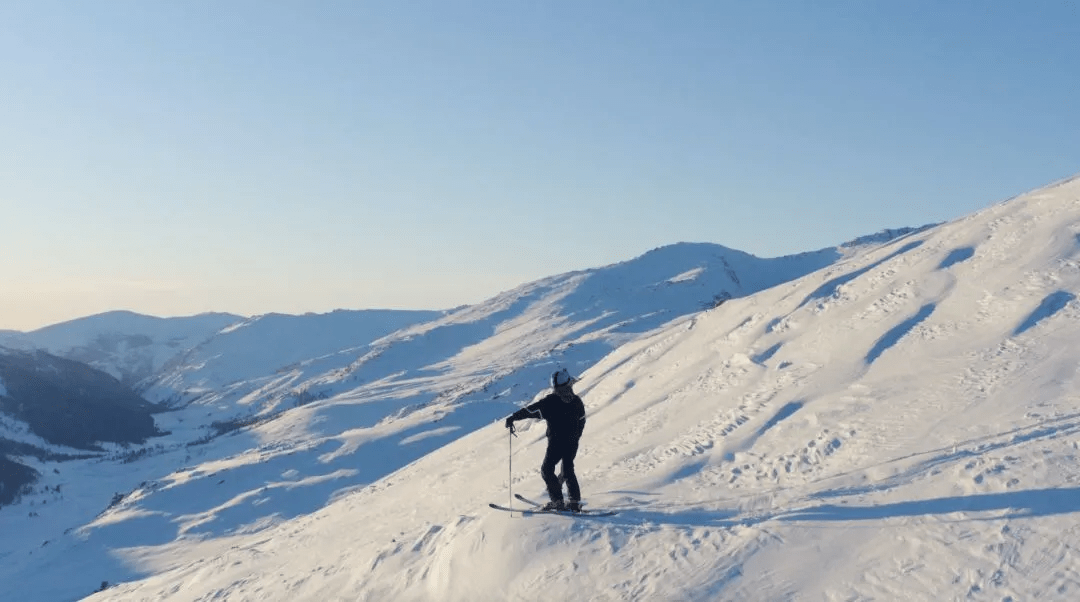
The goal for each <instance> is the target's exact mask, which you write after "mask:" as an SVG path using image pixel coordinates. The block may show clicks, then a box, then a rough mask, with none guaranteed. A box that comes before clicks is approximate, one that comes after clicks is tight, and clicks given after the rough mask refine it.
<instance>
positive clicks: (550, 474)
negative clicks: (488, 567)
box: [506, 368, 585, 512]
mask: <svg viewBox="0 0 1080 602" xmlns="http://www.w3.org/2000/svg"><path fill="white" fill-rule="evenodd" d="M575 382H577V379H576V378H574V377H572V376H570V373H569V372H567V371H566V369H565V368H564V369H562V370H559V371H558V372H556V373H554V374H552V375H551V386H552V387H553V388H554V389H555V392H554V393H551V394H550V395H547V396H545V397H544V398H543V399H541V400H540V401H538V402H536V403H534V404H532V405H529V406H527V407H524V408H522V409H520V410H518V411H516V412H514V413H513V414H511V415H510V416H509V417H508V418H507V419H506V428H508V429H510V432H511V433H513V432H514V422H515V421H517V420H524V419H526V418H535V419H541V420H545V421H547V440H548V443H547V453H546V454H544V463H543V464H541V465H540V474H541V475H543V477H544V484H545V485H547V490H548V497H549V498H551V501H550V502H548V503H547V504H546V505H545V506H544V508H543V509H544V510H569V511H571V512H581V488H580V487H579V485H578V480H577V475H576V474H574V456H576V455H577V450H578V441H580V440H581V433H582V431H584V430H585V404H584V403H583V402H582V401H581V398H580V397H578V396H577V395H575V394H574V389H573V385H574V383H575ZM559 462H562V475H561V477H559V476H555V465H556V464H558V463H559ZM564 480H565V482H566V489H567V492H568V493H569V494H570V502H569V504H566V503H564V502H563V494H562V481H564Z"/></svg>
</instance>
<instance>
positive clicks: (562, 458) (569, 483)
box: [540, 438, 581, 502]
mask: <svg viewBox="0 0 1080 602" xmlns="http://www.w3.org/2000/svg"><path fill="white" fill-rule="evenodd" d="M577 448H578V440H577V439H563V438H559V439H552V438H548V445H547V453H546V454H544V463H543V464H541V465H540V474H542V475H543V476H544V484H545V485H547V490H548V497H550V498H551V501H553V502H561V501H562V499H563V495H562V482H561V481H560V479H559V477H557V476H555V465H556V464H558V463H559V462H562V478H563V479H565V481H566V490H567V493H569V494H570V501H571V502H580V501H581V488H580V487H579V486H578V480H577V475H576V474H574V456H577Z"/></svg>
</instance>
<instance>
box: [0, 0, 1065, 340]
mask: <svg viewBox="0 0 1080 602" xmlns="http://www.w3.org/2000/svg"><path fill="white" fill-rule="evenodd" d="M1078 94H1080V9H1078V8H1076V5H1075V4H1074V3H1069V2H1041V3H1021V2H1015V3H1000V2H949V3H940V2H865V1H852V2H801V1H800V2H721V1H719V0H717V1H700V2H691V1H684V2H657V1H649V2H646V1H635V0H624V1H618V2H616V1H600V0H590V1H589V2H569V1H560V2H540V1H524V0H523V1H505V0H498V1H494V0H493V1H490V2H479V1H477V2H471V1H470V2H463V1H461V2H459V1H453V0H438V1H420V0H405V1H401V2H397V1H393V2H359V1H352V0H348V1H340V2H334V1H327V0H320V1H318V2H297V1H290V2H271V1H266V0H258V1H254V0H252V1H239V0H230V1H224V2H221V1H209V0H203V1H198V0H192V1H185V2H172V3H166V2H136V1H133V0H117V1H110V2H67V1H65V2H52V1H48V0H12V1H9V2H4V3H2V4H0V328H13V329H21V330H28V329H32V328H36V327H40V326H43V325H46V324H50V323H54V322H59V321H62V320H66V319H71V318H75V317H79V316H84V315H89V314H93V313H98V312H102V311H107V310H112V309H130V310H134V311H138V312H142V313H149V314H153V315H162V316H170V315H188V314H193V313H198V312H203V311H229V312H234V313H240V314H246V315H249V314H258V313H265V312H271V311H278V312H287V313H302V312H306V311H318V312H321V311H328V310H331V309H334V308H352V309H360V308H417V309H419V308H423V309H443V308H449V307H453V306H456V305H460V304H465V303H476V302H479V301H482V300H484V299H486V298H488V297H490V296H492V295H494V294H496V293H498V292H500V291H503V290H506V289H509V288H513V287H514V286H517V285H519V284H522V283H524V282H528V281H531V280H534V279H537V278H541V277H545V276H549V275H554V274H557V273H561V272H565V271H570V270H575V269H583V268H588V267H594V266H599V265H604V264H608V263H612V262H616V261H622V260H625V259H630V258H632V257H634V256H637V255H639V254H641V253H643V252H645V251H647V250H649V249H651V248H654V247H657V246H661V245H665V244H669V243H674V242H679V241H693V242H715V243H719V244H723V245H726V246H728V247H732V248H736V249H739V250H743V251H747V252H750V253H753V254H756V255H759V256H766V257H771V256H778V255H785V254H790V253H798V252H802V251H809V250H814V249H818V248H822V247H827V246H832V245H835V244H838V243H840V242H843V241H845V240H848V239H850V238H854V237H856V236H859V235H863V234H869V233H871V232H875V231H878V230H880V229H882V228H887V227H901V226H915V225H922V224H925V223H929V222H937V221H944V220H949V219H953V218H956V217H960V216H963V215H965V214H967V213H971V212H973V211H975V210H977V209H980V208H982V207H985V206H988V205H990V204H992V203H994V202H996V201H1000V200H1003V199H1005V198H1008V197H1010V196H1013V195H1016V194H1019V193H1021V192H1024V191H1027V190H1029V189H1031V188H1035V187H1038V186H1041V185H1043V184H1047V183H1049V182H1051V181H1053V180H1057V179H1060V178H1063V177H1067V176H1070V175H1073V174H1074V173H1076V172H1080V96H1078Z"/></svg>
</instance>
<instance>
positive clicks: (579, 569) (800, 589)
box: [0, 181, 1080, 601]
mask: <svg viewBox="0 0 1080 602" xmlns="http://www.w3.org/2000/svg"><path fill="white" fill-rule="evenodd" d="M1078 198H1080V182H1077V181H1073V182H1071V183H1065V184H1058V185H1055V186H1053V187H1050V188H1047V189H1043V190H1039V191H1035V192H1033V193H1031V194H1029V195H1025V196H1023V197H1018V198H1016V199H1012V200H1010V201H1008V202H1005V203H1000V204H997V205H994V206H992V207H989V208H988V209H986V210H984V211H980V212H978V213H976V214H973V215H971V216H968V217H966V218H964V219H961V220H957V221H955V222H951V223H947V224H942V225H939V226H936V227H933V228H928V229H923V230H919V231H915V232H908V233H906V235H905V237H904V238H902V239H899V240H895V241H893V242H892V243H886V244H884V245H881V246H870V247H861V249H862V250H860V251H859V252H857V253H853V254H851V255H847V256H845V257H843V258H842V259H840V260H838V261H835V262H829V263H827V264H826V265H824V266H821V267H823V268H825V269H823V270H821V271H817V272H812V273H807V274H806V275H805V276H803V277H801V278H799V279H797V280H795V281H793V282H786V281H783V280H779V281H778V282H777V284H778V286H773V287H771V288H768V289H766V290H761V291H759V292H757V293H755V294H751V295H747V296H743V297H736V298H733V299H731V300H728V301H727V302H725V303H724V304H723V305H721V306H719V307H716V308H713V309H709V310H707V311H702V312H697V313H689V314H683V315H680V316H671V319H669V320H667V321H658V322H649V323H648V326H649V327H648V328H646V329H643V330H640V331H636V332H635V331H633V330H631V329H626V330H624V331H622V332H623V333H632V334H633V336H632V337H629V336H628V337H627V339H626V340H625V341H620V342H622V343H623V344H621V346H619V347H617V348H615V349H614V350H613V351H611V352H610V353H606V354H605V355H604V357H603V358H602V359H600V360H599V361H593V362H591V363H589V364H588V365H587V366H584V368H585V369H583V370H581V372H580V375H581V378H582V380H581V382H580V383H579V385H578V392H579V393H580V394H581V395H582V397H583V399H584V400H585V403H586V408H587V411H588V423H587V425H586V431H585V435H584V438H583V439H582V443H581V448H580V451H579V454H578V460H577V470H578V476H579V479H580V481H581V483H582V488H583V491H584V496H585V498H586V501H587V502H588V504H589V506H591V507H597V508H612V509H617V510H618V511H619V514H617V515H616V516H614V517H610V518H603V519H588V518H585V519H568V518H565V517H559V516H533V517H521V516H511V515H509V514H507V513H503V512H496V511H492V510H489V509H488V508H487V503H488V502H501V503H514V502H511V501H510V500H511V498H510V490H511V489H512V490H513V491H514V492H517V493H522V494H524V495H525V496H527V497H530V498H534V499H542V495H543V484H542V483H541V481H540V478H539V475H538V474H537V467H538V466H539V464H540V462H541V460H542V458H543V454H544V449H545V442H544V439H543V432H544V428H543V425H542V423H531V424H530V423H528V422H526V423H524V424H522V427H523V428H522V429H521V432H520V433H519V436H518V437H516V438H513V437H511V436H510V435H509V433H508V432H507V431H506V430H505V429H504V428H503V427H502V425H501V420H500V418H502V417H504V416H505V415H506V414H508V413H509V411H510V410H512V409H513V408H515V407H517V406H518V404H519V403H523V402H525V401H528V400H529V399H533V398H535V396H536V395H539V394H542V392H543V383H544V380H545V378H546V376H547V375H548V374H550V372H551V366H553V365H556V364H559V363H563V364H571V365H573V364H572V362H574V361H584V359H583V358H586V357H588V355H587V354H585V353H582V352H580V351H578V349H579V348H580V347H582V345H573V346H571V345H568V343H569V342H575V341H573V340H571V341H567V340H566V339H565V338H557V337H554V336H553V337H552V338H550V339H544V342H545V343H546V344H549V345H550V347H549V348H547V349H544V348H543V346H536V345H535V341H534V340H533V338H534V337H543V336H544V333H546V332H548V330H546V329H544V328H541V327H539V325H538V324H537V322H544V321H545V320H550V322H546V323H545V325H547V324H550V325H551V326H552V328H551V330H553V331H558V332H559V333H560V334H559V337H563V336H565V335H566V333H567V332H570V333H573V332H575V331H574V327H575V322H576V321H577V319H580V321H581V322H587V323H589V324H591V325H592V327H596V328H598V329H601V330H602V329H604V328H615V324H618V323H621V322H624V321H626V320H639V319H640V318H638V317H637V316H639V315H641V314H638V313H632V312H625V313H622V314H621V315H610V314H608V313H605V312H610V311H612V308H611V307H596V308H595V310H593V309H592V308H593V306H592V305H590V304H589V301H590V300H591V299H593V298H594V297H595V298H599V297H600V296H602V295H603V294H605V291H611V290H615V289H619V288H620V287H625V286H626V284H625V283H626V280H625V278H624V276H625V274H620V273H618V272H617V271H613V272H607V273H605V274H604V277H602V278H600V277H598V278H596V279H594V280H593V279H583V278H581V277H580V275H579V276H575V277H577V278H579V279H581V280H582V281H581V282H578V285H579V286H576V287H571V288H572V291H571V290H570V289H569V288H566V287H565V284H566V282H567V281H568V278H554V279H551V280H549V281H545V282H542V283H539V284H536V285H535V286H532V287H526V288H525V289H523V290H520V291H516V292H515V293H514V294H511V295H506V296H505V297H502V298H501V299H500V300H499V303H498V304H495V305H492V306H490V307H484V308H469V309H468V319H465V318H464V317H463V316H461V315H458V316H454V315H453V314H451V315H448V316H446V317H444V318H441V319H440V320H437V321H435V322H434V323H431V324H426V325H417V326H414V327H411V328H410V329H406V331H402V332H400V333H396V334H393V335H390V336H388V337H386V338H385V339H382V340H380V341H378V342H377V344H375V343H373V347H372V349H370V350H364V352H363V353H360V352H358V353H356V354H354V355H353V356H352V357H351V359H350V362H352V361H356V360H357V358H359V357H365V358H368V359H366V360H364V361H363V362H361V363H359V364H358V365H356V366H355V367H351V366H352V365H351V364H350V363H348V362H345V363H344V364H341V363H337V362H336V361H331V360H330V359H329V358H324V359H320V360H318V361H314V362H313V363H312V364H310V365H304V366H299V367H296V368H295V370H296V371H297V373H298V374H300V375H299V376H297V377H296V378H297V379H302V378H303V379H313V378H316V377H317V376H318V375H324V374H328V373H329V372H328V370H330V369H331V368H329V367H330V366H333V368H332V369H333V370H341V369H342V365H344V366H345V367H346V368H347V369H348V370H352V372H348V371H346V372H348V373H347V375H346V373H345V372H342V373H338V372H335V374H337V375H340V377H341V378H343V379H345V380H342V381H331V380H329V379H328V380H326V381H323V382H324V383H325V386H327V387H339V388H338V389H335V390H334V391H332V393H331V395H330V396H329V397H327V398H324V399H312V400H310V401H309V402H307V403H305V404H303V405H299V406H298V407H294V408H291V409H289V410H288V411H285V412H283V413H281V414H280V415H278V416H276V417H275V418H273V419H272V420H269V421H267V422H265V423H259V424H256V425H253V426H251V427H249V428H244V429H239V430H236V431H233V432H231V433H229V434H225V435H222V436H221V437H219V438H217V439H214V440H213V441H212V442H210V443H207V444H205V445H197V446H192V447H190V448H186V449H184V450H179V453H177V454H175V455H167V456H162V457H161V458H159V460H161V461H160V463H157V464H153V465H151V463H139V462H135V463H132V464H131V465H125V466H124V468H125V469H126V470H130V471H143V473H142V474H148V475H149V474H150V473H153V472H154V470H153V469H156V471H157V474H155V475H154V476H152V477H151V476H148V477H147V478H146V482H145V483H144V484H143V485H141V486H140V487H138V488H137V489H136V490H134V491H130V492H128V493H127V495H126V496H124V497H123V499H121V500H119V501H117V503H116V504H115V505H114V506H113V507H112V508H110V509H108V510H107V511H105V512H104V513H103V514H102V516H101V517H100V518H99V519H98V520H97V522H94V523H92V524H91V525H83V528H81V529H80V530H79V531H78V537H79V538H82V539H75V538H63V537H61V538H59V539H58V540H54V541H52V542H51V543H49V544H48V545H46V546H44V547H41V546H37V547H35V548H34V549H33V554H26V553H25V551H27V550H28V548H27V547H23V548H10V549H18V550H19V552H20V553H9V554H8V555H7V556H5V563H4V564H3V568H2V569H0V570H2V571H3V573H2V575H0V578H2V579H3V582H4V583H5V585H6V586H7V584H13V585H11V586H8V587H11V588H13V595H15V596H19V595H21V594H26V595H25V596H23V597H27V596H30V595H31V594H33V595H36V596H37V597H38V598H39V599H57V600H59V599H68V598H76V597H79V596H82V595H86V594H87V593H89V592H88V590H89V589H93V588H96V587H97V585H98V584H99V583H100V582H101V581H103V580H108V581H109V582H110V584H114V583H117V582H122V583H120V584H119V585H115V586H114V587H112V588H110V589H108V590H106V591H105V592H102V593H100V594H97V595H96V596H92V597H91V598H90V599H91V600H142V599H155V600H156V599H211V598H215V597H216V598H222V599H224V598H227V599H230V600H264V599H282V600H284V599H288V600H325V599H327V598H332V599H338V598H340V599H349V600H517V599H521V600H533V599H594V600H703V601H704V600H822V599H824V600H828V599H856V600H869V599H879V600H952V599H974V600H995V601H1000V600H1027V599H1054V600H1071V599H1074V598H1076V596H1077V595H1078V594H1080V575H1078V574H1077V572H1076V571H1075V566H1074V565H1075V562H1074V560H1075V558H1074V557H1075V550H1076V549H1077V548H1078V547H1080V528H1078V527H1077V526H1076V525H1077V521H1076V518H1077V515H1078V513H1080V487H1077V485H1076V483H1077V482H1078V480H1080V463H1078V462H1076V457H1077V445H1076V443H1075V441H1076V438H1077V436H1080V374H1078V359H1080V352H1078V351H1077V350H1076V346H1075V341H1076V340H1078V337H1080V308H1078V304H1077V303H1076V302H1075V295H1076V294H1078V293H1080V269H1078V266H1077V263H1076V261H1077V259H1076V253H1077V250H1076V246H1077V241H1076V232H1075V224H1077V223H1080V202H1078V201H1077V200H1076V199H1078ZM685 251H687V249H676V250H675V252H676V253H683V252H685ZM659 257H660V255H654V256H651V257H648V258H646V259H647V260H648V261H647V262H646V264H645V265H646V267H648V270H654V271H653V272H650V273H643V274H642V277H641V280H640V282H641V283H642V284H641V286H640V287H637V288H632V292H633V293H634V294H638V295H639V294H642V291H653V292H654V293H656V294H667V292H668V291H672V290H676V289H678V288H679V287H694V286H695V285H696V283H698V282H700V281H701V279H702V278H705V277H707V274H708V272H706V273H704V274H702V275H701V276H699V277H698V278H697V279H695V280H694V281H691V282H680V283H678V284H675V285H672V286H666V287H652V288H650V285H651V284H652V283H656V282H663V281H664V280H667V279H670V278H671V277H672V276H673V275H677V274H681V273H685V272H686V271H687V270H686V269H680V270H678V271H675V272H673V273H669V274H667V276H665V277H660V276H659V274H660V272H661V270H659V264H660V263H661V262H660V261H659ZM649 261H655V262H656V263H655V264H651V265H650V264H649ZM732 262H734V259H732ZM648 270H646V272H648ZM718 271H719V272H721V273H722V271H723V267H719V269H718ZM740 274H741V272H740ZM716 282H721V281H720V280H717V281H716ZM723 282H724V283H725V284H733V283H732V282H731V280H730V279H724V280H723ZM740 282H741V283H742V286H750V284H748V283H749V280H748V278H740ZM560 287H563V288H560ZM688 290H693V289H688ZM552 291H554V292H553V294H551V295H548V293H549V292H552ZM708 292H710V293H711V292H713V291H708ZM684 293H685V291H684ZM631 303H635V304H641V305H643V304H642V303H641V301H640V300H639V299H636V298H635V299H634V300H632V301H628V304H631ZM691 303H694V304H697V303H700V301H699V299H698V298H694V299H692V300H691ZM688 304H689V303H688ZM560 308H561V309H560ZM567 308H569V311H567ZM620 309H622V308H620ZM575 312H576V313H575ZM571 313H574V316H575V317H574V318H571V317H570V316H571ZM522 315H528V316H530V317H529V318H528V319H515V318H517V317H519V316H522ZM669 315H670V314H669ZM545 316H546V317H545ZM630 316H633V317H632V318H631V317H630ZM503 318H504V319H503ZM622 328H626V327H622ZM513 332H523V333H527V336H524V337H523V338H522V339H521V340H520V341H518V340H516V339H515V337H513V336H510V335H511V333H513ZM588 332H589V333H590V335H591V334H592V333H594V332H596V330H589V331H588ZM489 339H491V340H490V341H489ZM451 340H454V341H456V342H457V343H458V344H457V345H451V344H450V341H451ZM593 341H594V342H590V343H588V344H590V345H595V344H598V343H596V342H595V339H594V340H593ZM375 347H377V348H378V353H376V354H375V355H373V356H370V357H369V356H368V355H367V352H368V351H373V350H374V348H375ZM514 350H520V352H521V353H522V354H523V355H521V356H516V355H514ZM578 353H580V355H578ZM495 354H501V356H502V357H505V358H510V360H511V361H507V362H505V363H500V364H498V365H491V361H490V359H489V358H490V357H491V356H492V355H495ZM526 355H527V356H528V358H529V360H528V361H526V360H525V356H526ZM409 356H413V357H422V358H423V361H422V362H421V363H417V364H409V363H406V362H405V361H404V360H403V359H402V358H405V357H409ZM543 362H548V363H543ZM380 363H381V364H380ZM316 365H318V366H321V367H323V368H326V370H324V371H323V372H319V370H318V369H317V368H316V367H315V366H316ZM380 365H381V366H382V367H383V370H382V371H381V372H380V371H377V370H375V368H376V367H378V366H380ZM512 366H513V367H516V369H517V370H520V371H521V374H518V373H516V372H514V369H512V368H511V367H512ZM391 368H394V369H396V370H391ZM289 374H292V372H290V373H289ZM290 378H292V377H291V376H290ZM354 378H355V379H356V380H352V379H354ZM290 382H292V381H290ZM305 382H306V381H305ZM249 392H250V390H249V389H245V390H244V392H243V394H244V395H247V394H248V393H249ZM236 395H240V393H239V392H238V393H237V394H236ZM231 399H233V398H229V397H225V396H223V397H222V398H220V402H221V403H226V402H227V401H229V400H231ZM195 409H196V408H195V407H194V406H193V407H192V408H191V409H190V411H191V412H194V411H195ZM198 409H199V410H200V411H211V407H210V406H209V405H207V406H203V407H200V408H198ZM185 416H186V417H187V418H188V420H190V419H191V418H192V416H193V414H190V413H189V414H186V415H185ZM175 420H177V423H176V424H175V425H171V426H176V427H177V428H178V429H182V428H184V425H185V424H187V423H188V420H185V421H184V422H183V423H179V422H178V418H175ZM403 443H404V445H403ZM183 454H190V456H191V457H190V459H187V458H185V457H184V455H183ZM78 468H79V469H80V471H82V472H80V474H88V475H91V476H93V477H95V478H96V479H98V481H100V482H105V483H109V482H119V481H118V480H117V479H118V478H117V477H116V476H115V475H111V474H109V473H108V471H110V470H115V469H117V468H118V467H116V466H112V465H108V464H96V465H95V464H90V463H87V464H86V465H84V466H80V467H78ZM65 470H67V467H65ZM71 470H72V471H73V472H74V470H75V468H74V467H73V468H72V469H71ZM350 471H355V472H350ZM55 482H56V481H47V482H46V483H44V484H46V485H48V484H52V483H55ZM52 506H53V502H52V501H50V503H49V505H48V506H47V507H45V509H44V510H42V513H43V516H44V515H45V514H46V513H48V512H51V511H53V508H52ZM35 508H39V506H35ZM19 509H20V510H25V507H20V508H19ZM8 510H9V509H4V511H2V512H0V521H3V523H2V524H0V529H3V530H4V533H5V535H6V534H8V533H26V532H29V531H18V530H13V529H11V527H12V525H20V526H21V525H22V523H15V522H14V521H15V519H16V518H18V519H19V520H21V521H22V522H26V521H27V518H26V517H25V513H22V514H21V515H20V516H18V517H15V516H14V515H12V514H11V513H10V512H8ZM22 528H23V529H29V527H25V526H22ZM180 531H182V532H183V533H185V534H187V536H185V537H180V536H179V535H178V532H180ZM35 533H37V531H35ZM19 537H22V538H25V537H27V536H26V535H19ZM103 548H104V549H106V550H108V551H109V553H108V554H102V553H101V550H102V549H103ZM61 576H63V577H64V579H61V578H60V577H61ZM91 584H92V586H93V588H91V587H89V586H90V585H91ZM74 585H79V586H83V589H79V590H77V589H75V588H74V587H73V586H74Z"/></svg>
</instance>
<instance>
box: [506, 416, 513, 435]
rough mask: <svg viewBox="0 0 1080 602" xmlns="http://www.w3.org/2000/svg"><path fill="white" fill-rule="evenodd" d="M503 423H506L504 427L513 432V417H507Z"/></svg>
mask: <svg viewBox="0 0 1080 602" xmlns="http://www.w3.org/2000/svg"><path fill="white" fill-rule="evenodd" d="M505 424H506V428H508V429H510V432H511V433H513V432H514V419H513V418H507V419H506V423H505Z"/></svg>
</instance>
